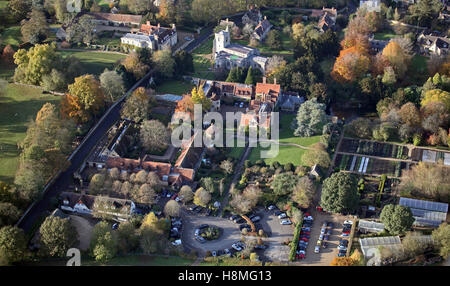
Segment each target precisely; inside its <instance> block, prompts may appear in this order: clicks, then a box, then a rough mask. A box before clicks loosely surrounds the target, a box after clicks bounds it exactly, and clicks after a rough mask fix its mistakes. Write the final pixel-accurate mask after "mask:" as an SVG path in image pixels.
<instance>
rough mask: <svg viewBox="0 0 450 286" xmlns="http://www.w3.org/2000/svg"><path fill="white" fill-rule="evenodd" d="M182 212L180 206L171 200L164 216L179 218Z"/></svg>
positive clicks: (166, 206) (165, 207) (167, 204)
mask: <svg viewBox="0 0 450 286" xmlns="http://www.w3.org/2000/svg"><path fill="white" fill-rule="evenodd" d="M180 212H181V207H180V205H179V204H178V203H177V202H176V201H175V200H169V201H168V202H167V203H166V205H165V206H164V214H165V215H166V216H169V217H179V216H180Z"/></svg>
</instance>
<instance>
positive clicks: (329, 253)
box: [296, 211, 348, 266]
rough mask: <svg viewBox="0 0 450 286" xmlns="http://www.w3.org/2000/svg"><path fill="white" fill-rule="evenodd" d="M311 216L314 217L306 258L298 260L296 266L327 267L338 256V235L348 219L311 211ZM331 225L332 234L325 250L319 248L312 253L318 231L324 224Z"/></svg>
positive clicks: (317, 237)
mask: <svg viewBox="0 0 450 286" xmlns="http://www.w3.org/2000/svg"><path fill="white" fill-rule="evenodd" d="M311 215H312V216H313V217H314V223H313V225H312V227H311V231H310V238H309V243H308V246H307V248H306V256H305V258H304V259H302V260H299V261H297V262H296V264H299V265H310V266H329V265H330V263H331V261H332V260H333V259H334V258H335V257H336V256H337V254H338V249H337V247H338V245H339V240H340V239H341V238H340V237H339V235H340V234H341V231H342V223H343V222H344V221H345V220H346V219H348V218H347V217H345V216H341V215H336V214H333V215H330V214H326V213H322V212H318V211H312V212H311ZM325 221H326V222H331V223H333V228H331V231H332V234H331V235H330V236H329V238H328V241H327V244H328V245H327V248H323V247H322V246H321V247H320V252H319V253H314V247H315V246H316V243H317V240H318V239H319V236H320V230H321V228H322V225H323V223H324V222H325Z"/></svg>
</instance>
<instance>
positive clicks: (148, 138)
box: [139, 120, 170, 152]
mask: <svg viewBox="0 0 450 286" xmlns="http://www.w3.org/2000/svg"><path fill="white" fill-rule="evenodd" d="M139 136H140V139H141V143H142V145H143V147H144V149H145V150H147V151H149V152H160V151H163V150H165V149H166V148H167V147H168V146H169V140H170V134H169V131H168V130H167V128H166V127H165V126H164V125H163V124H162V123H161V122H160V121H158V120H144V121H143V122H142V124H141V126H140V132H139Z"/></svg>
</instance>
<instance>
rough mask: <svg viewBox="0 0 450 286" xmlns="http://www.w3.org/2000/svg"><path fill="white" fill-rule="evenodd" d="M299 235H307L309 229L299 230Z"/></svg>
mask: <svg viewBox="0 0 450 286" xmlns="http://www.w3.org/2000/svg"><path fill="white" fill-rule="evenodd" d="M300 235H309V231H301V232H300Z"/></svg>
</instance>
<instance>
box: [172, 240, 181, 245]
mask: <svg viewBox="0 0 450 286" xmlns="http://www.w3.org/2000/svg"><path fill="white" fill-rule="evenodd" d="M172 245H174V246H177V245H181V239H177V240H175V241H172Z"/></svg>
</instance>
